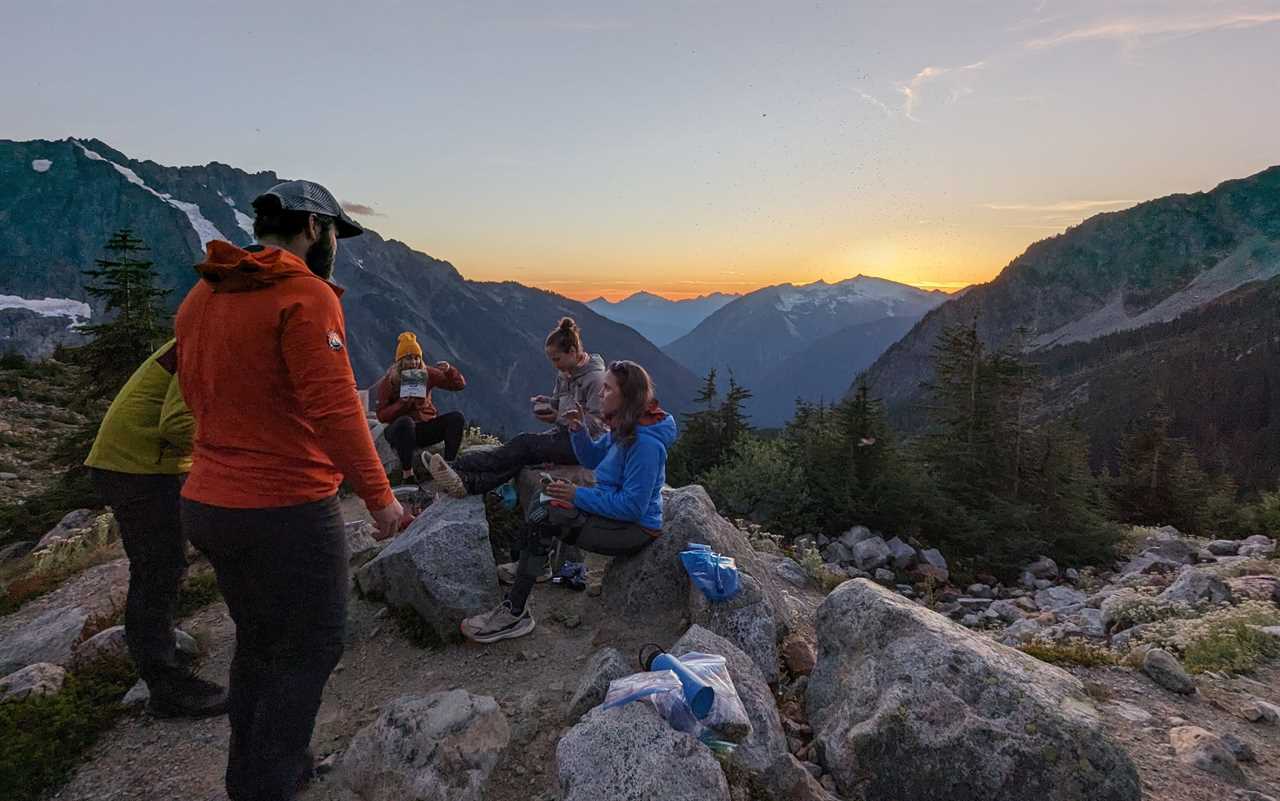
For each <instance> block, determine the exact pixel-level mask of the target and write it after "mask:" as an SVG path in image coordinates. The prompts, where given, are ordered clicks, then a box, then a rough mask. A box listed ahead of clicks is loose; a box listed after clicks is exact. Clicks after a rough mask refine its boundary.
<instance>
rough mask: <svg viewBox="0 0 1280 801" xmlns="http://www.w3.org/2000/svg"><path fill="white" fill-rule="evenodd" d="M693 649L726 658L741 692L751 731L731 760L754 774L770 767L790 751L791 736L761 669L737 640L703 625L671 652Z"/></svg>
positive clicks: (678, 653) (687, 635) (680, 641)
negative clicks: (738, 644)
mask: <svg viewBox="0 0 1280 801" xmlns="http://www.w3.org/2000/svg"><path fill="white" fill-rule="evenodd" d="M692 651H698V652H701V653H704V654H719V655H720V656H723V657H724V658H725V661H726V663H727V666H728V668H729V676H730V678H732V679H733V686H734V689H736V690H737V691H738V697H739V698H740V699H742V706H743V708H744V709H746V711H747V717H748V718H749V719H750V721H751V733H750V734H749V735H748V736H747V737H746V739H744V740H741V741H740V742H739V743H738V747H737V748H736V749H735V750H734V752H733V755H732V756H731V757H730V758H729V761H730V762H731V763H732V764H734V765H737V766H739V767H741V768H743V769H744V770H746V771H747V772H748V773H750V774H760V773H763V772H764V771H766V770H768V769H769V766H770V765H772V764H773V761H774V760H775V759H777V758H778V757H779V756H781V755H783V754H786V753H787V738H786V735H784V734H783V732H782V720H781V719H780V718H779V716H778V707H777V702H776V701H775V700H774V697H773V692H772V691H771V690H770V689H769V685H768V684H767V683H765V680H764V676H763V675H761V673H760V670H759V668H758V667H757V666H756V664H755V662H754V661H753V660H752V659H751V658H750V657H748V656H747V655H746V654H745V653H743V652H742V651H741V650H739V649H738V648H737V646H735V645H734V644H733V643H731V642H729V641H728V640H726V639H725V638H723V637H720V636H717V635H716V634H715V633H713V632H711V631H708V630H707V629H705V628H703V627H702V626H697V625H695V626H692V627H690V629H689V630H688V631H687V632H685V634H684V636H683V637H681V638H680V639H679V640H678V641H677V642H676V644H675V645H673V646H671V653H672V654H674V655H675V656H684V655H685V654H687V653H690V652H692Z"/></svg>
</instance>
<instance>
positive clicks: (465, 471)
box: [453, 426, 578, 495]
mask: <svg viewBox="0 0 1280 801" xmlns="http://www.w3.org/2000/svg"><path fill="white" fill-rule="evenodd" d="M577 463H578V457H577V455H576V454H574V452H573V442H572V441H571V440H570V439H569V429H567V428H565V427H563V426H556V427H555V428H552V429H549V430H547V431H537V432H533V431H527V432H525V433H523V434H517V435H516V436H515V437H512V438H511V440H510V441H509V442H507V443H506V444H504V445H502V446H501V447H498V448H493V449H492V450H476V451H467V452H466V453H464V454H462V455H461V456H459V457H458V460H457V461H456V462H454V464H453V469H454V470H455V471H457V473H458V475H459V476H460V477H461V478H462V482H463V483H464V484H466V486H467V492H468V493H470V494H472V495H480V494H483V493H486V492H488V491H489V490H491V489H496V488H497V487H500V486H502V485H503V484H505V483H507V482H508V481H510V480H511V479H513V478H515V477H516V476H518V475H519V474H520V471H521V470H523V469H524V468H526V467H528V466H530V465H537V464H577Z"/></svg>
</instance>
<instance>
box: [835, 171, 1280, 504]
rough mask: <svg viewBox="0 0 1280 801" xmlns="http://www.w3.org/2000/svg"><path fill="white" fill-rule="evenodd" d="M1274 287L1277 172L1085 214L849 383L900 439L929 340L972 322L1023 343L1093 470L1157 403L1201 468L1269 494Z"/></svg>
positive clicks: (1273, 436)
mask: <svg viewBox="0 0 1280 801" xmlns="http://www.w3.org/2000/svg"><path fill="white" fill-rule="evenodd" d="M1277 276H1280V167H1272V168H1270V169H1267V170H1265V171H1263V172H1260V173H1258V174H1256V175H1253V176H1250V177H1248V178H1244V179H1240V180H1233V181H1227V182H1225V183H1222V184H1220V185H1219V186H1217V187H1216V188H1214V189H1213V190H1211V191H1208V192H1197V193H1194V194H1179V195H1171V196H1169V197H1164V198H1160V199H1157V200H1152V201H1149V202H1146V203H1142V204H1140V205H1138V206H1135V207H1134V208H1132V209H1128V210H1125V211H1118V212H1111V213H1106V214H1099V215H1096V216H1094V217H1091V218H1089V219H1088V220H1086V221H1084V222H1083V223H1081V224H1080V225H1078V226H1076V227H1074V228H1071V229H1069V230H1068V231H1066V232H1065V233H1063V234H1061V235H1058V236H1055V237H1052V238H1050V239H1046V240H1044V241H1042V242H1037V243H1036V244H1034V245H1032V246H1031V247H1029V248H1027V250H1026V252H1025V253H1023V254H1022V255H1021V256H1019V257H1018V258H1016V259H1014V260H1013V261H1012V262H1011V263H1010V264H1009V265H1008V266H1007V267H1006V268H1005V269H1004V270H1003V271H1002V272H1001V273H1000V275H999V276H997V277H996V278H995V279H993V280H992V281H991V282H989V283H987V284H983V285H981V286H976V287H972V288H970V289H969V290H968V291H967V292H965V293H964V294H963V295H962V296H959V297H957V298H955V299H953V300H951V301H950V302H948V303H946V304H944V305H943V306H941V307H939V308H937V309H935V310H934V311H932V312H930V313H929V314H928V315H926V316H925V317H924V319H922V320H921V321H920V322H919V324H917V325H916V326H915V327H914V328H913V329H912V330H911V332H910V333H908V334H907V335H906V336H905V337H903V338H902V339H901V340H900V341H899V342H897V343H896V344H894V345H893V346H892V347H891V348H889V349H888V350H887V351H886V352H885V353H884V355H883V356H881V357H880V358H879V359H878V360H877V361H876V363H875V364H874V365H872V366H871V367H870V368H869V369H868V370H866V371H865V373H864V374H863V375H862V376H861V377H860V378H859V379H857V380H856V381H855V382H854V386H856V385H857V383H858V382H859V381H866V382H867V383H868V384H869V385H870V387H871V389H872V392H873V394H875V395H877V396H879V397H881V398H883V399H884V400H885V401H886V403H887V405H888V407H889V410H890V414H891V416H892V418H893V420H894V422H895V423H896V424H897V425H898V426H899V427H901V428H905V429H907V430H916V429H919V428H921V427H922V426H923V425H924V424H925V422H926V420H927V414H926V412H925V410H924V408H923V403H922V400H923V398H922V390H921V384H922V382H925V381H928V380H929V379H930V378H931V377H932V356H933V354H932V349H933V346H934V343H935V342H936V341H937V339H938V335H939V334H940V333H941V332H942V331H943V330H944V329H946V328H947V327H948V326H952V325H958V324H960V325H969V324H972V323H973V322H974V321H976V323H977V330H978V334H979V336H980V337H981V339H982V340H983V342H984V343H985V344H986V345H987V346H988V347H989V348H1002V347H1006V346H1009V345H1011V344H1012V343H1015V342H1017V341H1022V342H1026V343H1028V344H1027V346H1026V347H1027V349H1028V350H1029V353H1030V356H1031V358H1032V360H1033V361H1037V362H1042V363H1043V364H1044V366H1045V367H1044V369H1045V371H1046V374H1047V375H1048V377H1049V378H1050V379H1051V381H1052V384H1051V386H1052V392H1051V398H1050V404H1051V408H1052V409H1054V410H1056V411H1057V413H1059V414H1067V413H1070V414H1071V415H1073V416H1075V417H1076V418H1077V419H1079V420H1080V421H1081V423H1082V425H1083V426H1084V427H1085V430H1086V431H1087V432H1088V433H1089V434H1090V436H1091V438H1092V439H1093V442H1094V448H1095V462H1096V463H1101V462H1103V461H1105V460H1107V459H1110V458H1113V456H1114V446H1115V444H1116V443H1117V442H1118V437H1119V433H1120V432H1121V431H1122V430H1123V428H1124V427H1125V426H1126V425H1128V424H1129V422H1130V421H1131V420H1134V419H1137V418H1138V417H1140V416H1142V415H1143V414H1144V413H1145V412H1146V411H1147V410H1149V409H1150V408H1151V406H1152V405H1153V404H1154V403H1155V402H1156V401H1157V400H1164V401H1165V402H1167V403H1170V404H1171V405H1172V406H1173V408H1174V412H1175V417H1174V428H1175V433H1178V434H1180V435H1184V436H1188V437H1190V438H1191V439H1192V440H1193V441H1195V442H1196V443H1197V444H1198V445H1199V446H1200V449H1201V450H1200V455H1201V458H1202V460H1204V461H1206V462H1207V463H1209V464H1219V465H1225V466H1227V467H1229V468H1230V469H1231V471H1232V473H1233V475H1235V476H1236V477H1237V478H1238V479H1240V480H1241V481H1242V482H1245V483H1249V484H1252V485H1254V486H1258V485H1261V484H1265V483H1266V482H1272V483H1274V481H1275V479H1276V475H1277V471H1278V470H1280V441H1278V440H1277V437H1278V436H1280V434H1278V433H1277V429H1276V424H1275V423H1274V422H1272V421H1274V420H1277V419H1280V392H1277V391H1276V389H1275V388H1276V387H1277V386H1280V384H1277V383H1276V381H1277V378H1276V376H1275V369H1276V367H1275V366H1276V360H1277V347H1276V343H1277V340H1276V333H1277V332H1276V328H1275V320H1276V317H1277V314H1278V313H1280V304H1278V303H1277V300H1278V299H1280V295H1277V292H1278V290H1277V284H1276V277H1277ZM1267 359H1270V362H1269V363H1267V362H1266V360H1267ZM850 389H852V387H850Z"/></svg>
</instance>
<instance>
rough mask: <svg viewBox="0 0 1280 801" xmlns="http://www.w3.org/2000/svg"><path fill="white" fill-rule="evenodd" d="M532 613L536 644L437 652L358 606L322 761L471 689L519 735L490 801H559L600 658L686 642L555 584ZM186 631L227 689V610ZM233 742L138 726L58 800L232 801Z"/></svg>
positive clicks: (169, 726) (134, 721)
mask: <svg viewBox="0 0 1280 801" xmlns="http://www.w3.org/2000/svg"><path fill="white" fill-rule="evenodd" d="M532 603H533V609H534V614H535V616H536V618H537V620H538V627H537V628H536V629H535V630H534V633H533V634H532V635H530V636H528V637H525V638H522V639H519V640H510V641H506V642H501V643H496V644H494V645H490V646H478V645H473V644H462V645H451V646H448V647H446V648H444V649H442V650H437V651H432V650H423V649H421V648H418V647H416V646H414V645H413V644H411V643H410V642H409V641H408V640H407V639H406V638H405V637H404V636H403V635H402V634H401V633H400V631H399V630H398V628H397V626H396V624H395V622H394V621H392V620H391V619H390V618H389V617H387V616H386V614H385V612H384V611H383V607H382V605H381V604H374V603H369V602H365V601H362V600H359V599H356V598H354V597H353V600H352V603H351V607H350V616H349V627H348V644H347V650H346V654H345V655H344V657H343V660H342V663H341V665H340V666H339V669H338V670H337V671H336V672H335V674H334V675H333V677H332V678H331V679H330V681H329V685H328V687H327V688H326V690H325V697H324V702H323V704H322V706H321V709H320V714H319V716H318V719H317V724H316V733H315V737H314V738H313V740H312V747H313V748H314V750H315V752H316V754H317V755H318V756H319V757H323V756H325V755H327V754H330V753H333V752H336V751H340V750H342V748H344V747H345V745H346V743H347V742H348V741H349V740H350V738H351V736H352V735H353V734H354V733H355V732H356V731H357V730H359V729H360V728H361V727H362V726H364V725H366V724H367V723H369V722H371V721H372V720H373V719H374V718H375V717H377V715H378V711H379V708H380V706H381V705H382V704H384V703H386V702H387V701H389V700H390V699H392V698H395V697H397V696H400V695H406V694H412V695H424V694H427V693H431V692H436V691H441V690H449V689H453V688H457V687H461V688H464V689H466V690H469V691H471V692H473V693H477V694H482V695H491V696H493V697H494V698H496V699H497V700H498V702H499V703H500V704H501V706H502V708H503V710H504V712H506V714H507V716H508V718H509V719H510V720H511V724H512V732H513V734H512V745H511V748H509V749H508V751H507V753H506V754H505V755H504V757H503V759H502V760H501V761H500V762H499V764H498V767H497V769H496V771H495V772H494V775H493V779H492V783H491V785H490V789H489V793H488V794H487V795H488V798H490V799H493V801H516V800H517V799H520V801H527V800H528V799H532V798H537V797H538V795H539V794H540V793H541V794H542V795H543V797H545V798H554V797H556V795H557V789H556V779H555V770H554V764H555V742H556V740H557V739H558V738H559V736H560V733H561V731H562V729H563V727H564V720H563V715H564V710H565V708H566V707H567V706H568V702H569V699H570V697H571V696H572V694H573V692H574V690H575V689H576V687H577V684H578V679H579V677H580V674H581V672H582V669H583V667H584V666H585V664H586V662H587V660H588V659H589V658H590V656H591V654H593V653H594V652H595V651H596V650H597V648H599V647H603V646H605V645H613V646H616V647H618V648H621V649H622V650H623V652H624V653H636V652H638V650H639V648H640V646H641V645H643V644H644V643H646V642H651V641H652V642H661V643H665V644H669V643H671V642H672V641H673V640H674V639H675V638H676V637H677V636H678V632H674V631H662V630H655V629H648V630H646V629H643V628H636V627H629V626H622V625H620V624H618V623H616V622H614V621H612V620H610V619H609V618H608V617H607V616H606V615H605V613H604V611H603V606H602V604H601V601H600V599H599V598H595V597H590V596H588V595H587V594H586V593H575V592H571V591H568V590H562V589H558V588H554V587H551V586H549V585H543V586H539V587H538V588H537V590H536V591H535V593H534V596H533V601H532ZM184 627H185V628H187V629H188V630H189V631H191V632H192V633H193V634H196V635H197V637H198V638H200V639H201V641H202V644H203V645H204V647H205V648H206V649H207V650H206V653H207V657H206V659H205V661H204V664H203V665H202V668H201V674H202V675H204V676H205V677H206V678H209V679H214V680H217V681H225V680H226V675H227V669H228V666H229V665H230V661H231V653H232V649H233V644H234V627H233V626H232V624H231V620H230V618H228V617H227V614H226V607H225V605H223V604H220V603H219V604H215V605H213V606H210V607H208V608H206V609H204V610H202V611H201V612H200V613H198V614H197V615H196V616H195V617H194V618H192V619H191V620H190V621H189V622H188V623H186V624H184ZM637 669H638V668H637ZM227 736H228V730H227V724H226V719H225V718H220V719H216V720H211V721H156V720H152V719H150V718H147V717H146V716H143V715H140V716H138V717H132V718H129V719H127V720H125V721H124V722H122V723H121V724H120V725H119V726H117V728H116V729H115V730H114V731H112V732H111V733H109V734H108V735H106V736H104V737H103V739H102V740H101V741H100V742H99V744H98V745H97V746H96V747H95V748H94V749H93V750H92V752H90V754H89V755H88V756H87V758H86V761H85V763H84V764H83V765H82V766H81V767H80V769H79V770H78V771H77V773H76V775H75V776H74V777H73V778H72V780H71V781H70V782H69V783H68V784H67V785H66V786H65V787H64V788H63V789H62V790H61V791H60V792H59V793H58V794H57V795H55V796H54V797H55V798H58V799H68V801H125V799H131V800H136V801H161V799H165V800H166V801H167V800H168V799H178V798H182V799H199V801H222V800H223V799H225V798H226V794H225V793H224V792H223V789H222V772H223V769H224V768H225V764H226V743H227ZM304 798H305V799H307V801H321V800H322V799H325V800H327V799H348V798H350V796H349V795H348V794H345V793H344V792H343V791H342V790H341V788H340V787H339V786H337V784H336V783H334V782H325V781H321V782H320V783H319V784H318V785H317V786H316V787H315V788H314V789H312V790H311V791H309V792H308V793H307V794H306V795H305V796H304Z"/></svg>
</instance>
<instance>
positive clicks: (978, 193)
mask: <svg viewBox="0 0 1280 801" xmlns="http://www.w3.org/2000/svg"><path fill="white" fill-rule="evenodd" d="M5 22H6V28H8V29H9V30H10V31H11V33H10V36H8V37H6V47H5V48H4V49H3V50H2V51H0V108H3V109H4V114H3V117H2V119H3V124H2V125H0V137H4V138H13V139H33V138H62V137H66V136H78V137H97V138H100V139H102V140H104V141H106V142H108V143H109V144H111V145H112V146H113V147H115V148H117V149H119V150H121V151H123V152H124V153H126V154H128V155H130V156H132V157H134V158H140V159H148V158H149V159H153V160H155V161H158V162H160V163H163V164H171V165H179V164H199V163H205V162H209V161H214V160H216V161H222V162H226V163H229V164H233V165H235V166H237V167H240V168H242V169H246V170H250V171H256V170H262V169H272V170H275V171H277V172H278V173H280V174H281V175H284V176H289V177H307V178H312V179H314V180H318V181H321V182H322V183H325V184H326V185H328V186H329V187H330V188H331V189H333V190H334V192H335V193H336V194H337V195H338V196H339V197H341V198H342V199H343V200H345V201H349V202H351V203H356V204H362V205H364V206H367V207H369V208H370V209H371V210H372V212H373V214H366V215H365V216H363V218H362V219H363V220H364V221H365V222H366V223H367V224H368V225H370V226H371V227H373V228H375V229H377V230H378V231H379V232H380V233H382V234H383V235H384V236H388V237H394V238H396V239H401V240H403V241H405V242H407V243H409V244H410V245H411V246H413V247H415V248H417V249H420V250H423V251H425V252H427V253H430V254H431V255H433V256H435V257H437V258H442V259H447V260H449V261H451V262H453V263H454V264H455V265H456V266H457V267H458V269H459V270H460V271H461V272H462V273H463V274H464V275H465V276H467V277H469V278H474V279H481V280H505V279H514V280H517V281H521V282H523V283H526V284H532V285H536V286H541V287H546V288H548V289H552V290H554V291H557V292H561V293H564V294H566V295H570V296H574V297H578V298H583V299H586V298H589V297H594V296H596V295H599V294H604V295H606V296H608V297H611V298H617V297H621V296H623V295H626V294H629V293H630V292H632V291H635V290H637V289H641V288H644V289H648V290H650V291H655V292H658V293H660V294H664V295H668V296H671V297H684V296H689V295H694V294H699V293H703V292H709V291H715V290H721V291H732V292H740V291H747V290H750V289H754V288H757V287H759V286H763V285H767V284H773V283H780V282H784V281H791V282H794V283H802V282H809V281H813V280H817V279H819V278H822V279H826V280H828V281H834V280H839V279H843V278H847V277H850V276H852V275H855V274H858V273H864V274H870V275H878V276H883V277H886V278H891V279H894V280H899V281H904V282H908V283H912V284H916V285H919V286H925V287H943V288H955V287H959V286H963V285H965V284H968V283H972V282H977V281H983V280H986V279H989V278H990V277H992V276H993V275H995V274H996V273H997V272H998V271H999V270H1000V268H1001V267H1003V266H1004V265H1005V264H1006V263H1007V262H1008V261H1009V260H1010V259H1012V258H1013V257H1015V256H1016V255H1018V254H1019V253H1020V252H1021V251H1022V250H1023V249H1025V248H1026V246H1027V245H1028V244H1030V243H1031V242H1033V241H1035V240H1037V239H1041V238H1044V237H1047V236H1051V235H1053V234H1055V233H1058V232H1061V231H1062V230H1064V229H1065V228H1066V227H1067V226H1069V225H1073V224H1075V223H1077V222H1079V221H1080V220H1082V219H1084V218H1085V217H1087V216H1090V215H1092V214H1095V213H1097V212H1100V211H1110V210H1115V209H1120V208H1124V207H1126V206H1129V205H1132V204H1133V203H1134V202H1137V201H1140V200H1144V199H1148V198H1152V197H1157V196H1160V195H1165V194H1169V193H1172V192H1189V191H1199V190H1205V189H1209V188H1211V187H1212V186H1214V185H1215V184H1217V183H1219V182H1220V181H1222V180H1225V179H1229V178H1237V177H1243V176H1245V175H1249V174H1252V173H1254V172H1257V171H1258V170H1261V169H1263V168H1265V167H1267V166H1270V165H1272V164H1275V163H1280V147H1278V146H1277V142H1278V141H1280V140H1278V139H1277V133H1276V132H1277V131H1278V130H1280V102H1277V101H1280V97H1278V95H1280V92H1277V90H1276V86H1277V78H1276V76H1277V75H1278V74H1280V0H1277V1H1273V2H1259V1H1256V0H1194V1H1187V2H1183V1H1182V0H1171V1H1170V2H1128V1H1125V0H1106V1H1105V2H1103V1H1095V0H1071V1H1070V2H1067V0H1022V1H1021V2H1012V1H1010V2H971V1H969V0H934V2H909V1H906V0H904V1H903V2H874V3H872V2H846V3H832V2H807V3H800V2H774V3H755V2H715V1H713V0H699V1H697V2H684V3H663V2H649V3H643V4H641V3H627V4H621V3H618V4H607V3H601V2H576V3H568V2H564V3H557V2H527V1H526V2H512V3H492V2H472V3H428V2H409V0H405V2H376V1H375V2H367V3H345V2H344V3H336V2H333V3H330V2H327V0H308V2H273V3H269V4H268V3H260V2H253V3H249V2H240V0H222V2H218V3H200V4H198V5H197V4H194V3H185V2H173V0H164V1H163V2H135V1H133V0H121V1H119V2H112V3H103V2H96V1H92V2H91V1H89V0H81V1H79V2H68V1H65V0H44V1H43V2H41V3H24V4H21V5H20V6H13V7H10V8H7V9H6V12H5ZM18 32H21V34H22V35H18Z"/></svg>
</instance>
